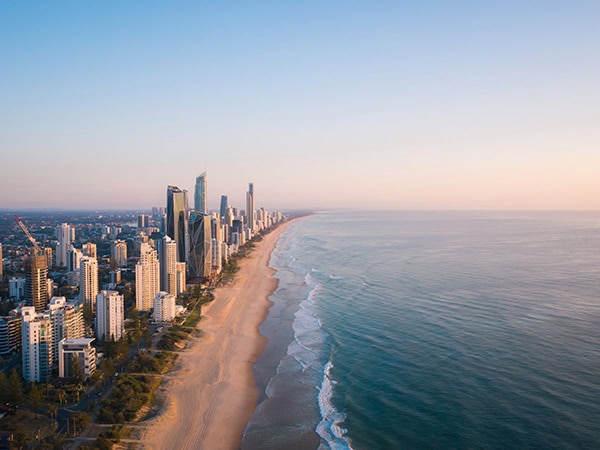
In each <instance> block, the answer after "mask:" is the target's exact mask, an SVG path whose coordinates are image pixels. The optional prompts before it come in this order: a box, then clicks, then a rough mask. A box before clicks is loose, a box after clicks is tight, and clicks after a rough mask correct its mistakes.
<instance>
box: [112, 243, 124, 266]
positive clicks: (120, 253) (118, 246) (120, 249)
mask: <svg viewBox="0 0 600 450" xmlns="http://www.w3.org/2000/svg"><path fill="white" fill-rule="evenodd" d="M110 256H111V258H112V259H113V260H114V261H115V264H116V265H117V266H119V267H125V266H126V265H127V242H125V241H123V240H120V239H117V240H116V241H114V242H113V243H112V244H111V246H110Z"/></svg>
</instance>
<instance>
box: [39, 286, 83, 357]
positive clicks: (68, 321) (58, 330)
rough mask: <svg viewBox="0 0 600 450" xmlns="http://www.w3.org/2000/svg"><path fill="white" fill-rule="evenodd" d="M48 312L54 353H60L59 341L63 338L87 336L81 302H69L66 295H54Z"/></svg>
mask: <svg viewBox="0 0 600 450" xmlns="http://www.w3.org/2000/svg"><path fill="white" fill-rule="evenodd" d="M47 312H48V314H49V316H50V321H51V322H52V333H53V336H54V343H53V351H54V353H53V354H54V355H58V343H59V341H60V340H61V339H64V338H66V339H77V338H82V337H84V336H85V322H84V319H83V307H82V305H81V303H78V302H67V300H66V299H65V297H52V298H51V299H50V304H49V305H48V311H47Z"/></svg>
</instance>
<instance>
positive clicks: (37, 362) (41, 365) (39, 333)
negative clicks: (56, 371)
mask: <svg viewBox="0 0 600 450" xmlns="http://www.w3.org/2000/svg"><path fill="white" fill-rule="evenodd" d="M21 319H22V321H21V345H22V349H21V353H22V371H23V378H24V379H25V381H26V382H27V383H31V382H36V383H40V382H43V381H46V380H48V378H49V377H50V373H51V368H52V362H53V351H52V348H53V342H54V341H53V332H52V331H53V330H52V321H51V320H50V316H49V315H48V314H42V313H37V312H36V310H35V307H33V306H24V307H23V308H22V309H21Z"/></svg>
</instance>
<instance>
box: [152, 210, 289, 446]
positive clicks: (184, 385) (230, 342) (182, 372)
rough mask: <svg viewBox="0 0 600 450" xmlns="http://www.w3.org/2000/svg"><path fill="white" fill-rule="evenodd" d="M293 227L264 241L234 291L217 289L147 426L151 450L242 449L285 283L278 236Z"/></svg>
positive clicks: (246, 260) (246, 264)
mask: <svg viewBox="0 0 600 450" xmlns="http://www.w3.org/2000/svg"><path fill="white" fill-rule="evenodd" d="M291 222H292V221H288V222H285V223H284V224H282V225H280V226H279V227H277V228H276V229H274V230H273V231H272V232H270V233H268V234H267V235H265V236H264V238H263V240H262V241H260V242H258V243H257V244H256V245H255V248H254V249H253V250H252V252H251V254H250V255H249V256H248V257H247V258H243V259H241V260H240V261H239V267H240V270H239V271H238V272H237V274H236V276H235V280H234V282H233V283H232V284H231V285H229V286H224V287H220V288H217V289H216V290H215V299H214V300H213V301H212V302H211V303H210V304H209V305H208V306H206V307H205V308H204V310H203V314H202V320H201V321H200V323H199V328H200V330H201V331H202V337H200V338H199V339H198V340H197V342H196V343H195V344H194V345H193V347H192V348H191V349H189V350H188V351H184V352H182V353H181V354H180V358H179V366H180V368H179V369H178V370H177V371H176V372H174V373H173V377H172V378H170V379H169V380H168V381H166V384H165V391H166V397H167V399H166V402H167V403H166V405H165V407H164V408H163V411H162V412H161V414H160V415H159V416H158V417H157V418H155V419H152V420H150V421H148V423H147V429H146V432H145V433H144V436H143V438H142V439H143V441H142V443H143V445H144V448H148V449H156V450H158V449H173V448H176V449H181V450H183V449H211V450H212V449H237V448H239V447H240V444H241V440H242V433H243V431H244V428H245V427H246V424H247V423H248V421H249V420H250V418H251V417H252V414H253V412H254V409H255V408H256V405H257V401H258V397H259V393H258V389H257V387H256V384H255V381H254V374H253V366H254V363H255V362H256V359H257V358H258V356H259V355H260V354H261V353H262V352H263V350H264V348H265V345H266V343H267V339H266V338H265V337H264V336H262V335H261V334H260V332H259V326H260V324H261V323H262V322H263V321H264V320H265V318H266V317H267V314H268V309H269V306H270V305H271V304H272V303H271V301H270V300H268V297H269V295H271V294H272V293H273V292H274V291H275V289H276V287H277V283H278V280H277V279H275V278H273V277H272V276H273V274H274V273H275V270H273V269H272V268H270V267H269V260H270V256H271V252H272V251H273V249H274V248H275V245H276V244H277V241H278V239H279V236H280V235H281V233H283V232H284V230H285V229H286V228H287V226H289V224H290V223H291Z"/></svg>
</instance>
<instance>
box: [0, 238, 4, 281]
mask: <svg viewBox="0 0 600 450" xmlns="http://www.w3.org/2000/svg"><path fill="white" fill-rule="evenodd" d="M3 264H4V260H3V259H2V244H0V278H2V275H3V273H4V271H3V269H2V266H3Z"/></svg>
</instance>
